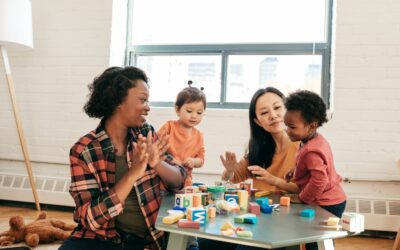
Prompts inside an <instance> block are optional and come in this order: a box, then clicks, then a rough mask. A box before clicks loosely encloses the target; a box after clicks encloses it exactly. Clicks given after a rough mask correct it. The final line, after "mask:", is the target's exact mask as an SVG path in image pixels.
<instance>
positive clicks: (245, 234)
mask: <svg viewBox="0 0 400 250" xmlns="http://www.w3.org/2000/svg"><path fill="white" fill-rule="evenodd" d="M236 235H237V236H239V237H253V233H252V232H251V231H237V232H236Z"/></svg>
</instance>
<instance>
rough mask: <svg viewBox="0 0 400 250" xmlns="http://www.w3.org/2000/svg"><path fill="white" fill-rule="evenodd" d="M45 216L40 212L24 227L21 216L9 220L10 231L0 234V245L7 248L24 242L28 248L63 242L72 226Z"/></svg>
mask: <svg viewBox="0 0 400 250" xmlns="http://www.w3.org/2000/svg"><path fill="white" fill-rule="evenodd" d="M46 217H47V214H46V213H45V212H40V213H39V216H38V217H37V219H36V220H35V221H33V222H31V223H28V224H26V225H25V223H24V219H23V218H22V217H21V216H13V217H11V218H10V229H9V230H7V231H4V232H2V233H0V245H1V246H8V245H11V244H14V243H18V242H22V241H25V242H26V244H28V246H30V247H36V246H37V245H38V244H39V243H50V242H53V241H56V240H65V239H67V238H68V237H69V236H70V234H71V230H72V229H74V228H75V226H74V225H69V224H67V223H65V222H63V221H60V220H50V219H46Z"/></svg>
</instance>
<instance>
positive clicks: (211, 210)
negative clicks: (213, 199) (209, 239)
mask: <svg viewBox="0 0 400 250" xmlns="http://www.w3.org/2000/svg"><path fill="white" fill-rule="evenodd" d="M216 215H217V208H216V207H209V208H208V216H209V217H210V218H215V216H216Z"/></svg>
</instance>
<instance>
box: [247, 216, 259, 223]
mask: <svg viewBox="0 0 400 250" xmlns="http://www.w3.org/2000/svg"><path fill="white" fill-rule="evenodd" d="M257 221H258V219H257V217H247V218H244V223H247V224H257Z"/></svg>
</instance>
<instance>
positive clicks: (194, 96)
mask: <svg viewBox="0 0 400 250" xmlns="http://www.w3.org/2000/svg"><path fill="white" fill-rule="evenodd" d="M188 85H189V87H186V88H184V89H182V90H181V91H180V92H179V93H178V96H177V97H176V101H175V106H176V107H177V108H178V110H180V109H181V108H182V106H183V105H184V104H185V103H192V102H199V101H202V102H203V105H204V109H206V106H207V100H206V95H205V94H204V92H203V89H204V88H203V87H201V88H200V89H198V88H196V87H192V86H191V85H192V81H188Z"/></svg>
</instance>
